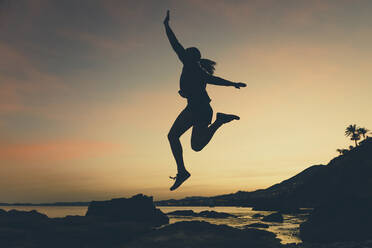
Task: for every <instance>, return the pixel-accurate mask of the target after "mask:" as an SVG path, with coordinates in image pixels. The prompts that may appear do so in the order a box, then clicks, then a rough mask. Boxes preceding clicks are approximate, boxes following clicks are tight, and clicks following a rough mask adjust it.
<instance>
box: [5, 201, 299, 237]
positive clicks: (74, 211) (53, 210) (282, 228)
mask: <svg viewBox="0 0 372 248" xmlns="http://www.w3.org/2000/svg"><path fill="white" fill-rule="evenodd" d="M0 208H1V209H4V210H10V209H17V210H25V211H30V210H37V211H38V212H40V213H43V214H46V215H48V216H49V217H51V218H55V217H64V216H66V215H85V213H86V211H87V207H81V206H0ZM158 208H160V209H161V210H162V211H163V212H164V213H169V212H172V211H175V210H193V211H194V212H197V213H198V212H201V211H204V210H209V211H212V210H213V211H216V212H225V213H229V214H234V215H236V216H238V218H226V219H212V218H202V217H181V216H170V223H171V224H172V223H175V222H178V221H190V220H203V221H207V222H210V223H212V224H225V225H229V226H232V227H236V228H245V226H246V225H249V224H252V223H257V222H260V220H259V218H253V217H252V216H253V215H254V214H257V213H258V214H262V215H268V214H271V213H273V212H270V211H253V210H252V208H241V207H213V208H212V207H158ZM283 217H284V222H283V223H271V222H265V223H266V224H269V226H270V227H269V228H266V229H262V230H268V231H270V232H273V233H275V234H276V235H277V237H278V238H279V239H281V241H282V243H284V244H285V243H299V242H301V240H300V239H299V237H298V227H299V224H300V223H302V222H303V221H304V219H305V217H306V215H304V214H301V215H286V214H285V215H283ZM260 229H261V228H260Z"/></svg>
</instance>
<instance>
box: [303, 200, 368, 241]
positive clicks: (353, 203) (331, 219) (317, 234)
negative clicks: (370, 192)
mask: <svg viewBox="0 0 372 248" xmlns="http://www.w3.org/2000/svg"><path fill="white" fill-rule="evenodd" d="M371 209H372V199H371V198H370V199H355V198H349V199H346V198H345V199H341V200H336V201H332V202H329V203H327V204H323V205H322V206H320V207H318V208H316V209H315V210H314V211H313V213H312V214H311V215H310V216H309V218H308V220H307V221H306V222H304V223H302V224H301V225H300V237H301V239H302V240H303V241H304V242H317V243H330V242H339V241H363V240H368V239H372V231H371V226H372V214H371Z"/></svg>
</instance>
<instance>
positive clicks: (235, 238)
mask: <svg viewBox="0 0 372 248" xmlns="http://www.w3.org/2000/svg"><path fill="white" fill-rule="evenodd" d="M149 247H151V248H185V247H188V248H199V247H200V248H205V247H213V248H226V247H234V248H235V247H236V248H240V247H241V248H243V247H244V248H246V247H260V248H274V247H281V245H280V241H279V239H277V238H275V234H273V233H271V232H267V231H263V230H258V229H251V228H249V229H243V230H242V229H237V228H233V227H229V226H226V225H214V224H210V223H208V222H204V221H183V222H177V223H174V224H172V225H168V226H165V227H162V228H160V229H158V230H155V231H153V232H151V233H148V234H146V235H144V236H142V237H140V238H138V239H135V240H134V241H132V242H130V243H129V244H127V245H126V246H125V245H124V246H123V248H149Z"/></svg>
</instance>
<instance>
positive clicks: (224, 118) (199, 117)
mask: <svg viewBox="0 0 372 248" xmlns="http://www.w3.org/2000/svg"><path fill="white" fill-rule="evenodd" d="M164 26H165V31H166V34H167V37H168V39H169V42H170V44H171V46H172V48H173V50H174V51H175V52H176V54H177V56H178V58H179V59H180V60H181V62H182V64H183V69H182V74H181V78H180V90H179V91H178V93H179V94H180V95H181V96H182V97H184V98H186V99H187V106H186V108H185V109H184V110H183V111H182V112H181V113H180V114H179V116H178V117H177V119H176V120H175V121H174V123H173V125H172V127H171V129H170V131H169V133H168V139H169V143H170V146H171V149H172V153H173V156H174V159H175V160H176V163H177V171H178V172H177V176H175V177H170V178H171V179H174V180H175V182H174V184H173V186H172V187H171V188H170V190H175V189H177V188H178V187H179V186H181V184H182V183H183V182H184V181H186V180H187V179H188V178H189V177H190V173H189V172H188V171H187V170H186V168H185V165H184V162H183V154H182V153H183V152H182V146H181V142H180V140H179V138H180V137H181V135H182V134H184V133H185V132H186V131H187V130H188V129H189V128H191V127H192V134H191V147H192V149H193V150H194V151H201V150H202V149H203V148H204V147H205V146H206V145H207V144H208V143H209V141H210V140H211V139H212V137H213V135H214V134H215V132H216V131H217V129H219V128H220V127H221V126H222V125H223V124H225V123H228V122H230V121H232V120H239V119H240V118H239V116H237V115H231V114H224V113H217V115H216V120H215V121H214V122H213V123H212V124H211V121H212V115H213V110H212V108H211V106H210V104H209V103H210V101H211V99H210V98H209V96H208V93H207V91H206V86H207V83H208V84H214V85H221V86H234V87H235V88H237V89H240V87H245V86H246V84H244V83H233V82H230V81H228V80H225V79H222V78H219V77H216V76H213V73H214V66H215V65H216V62H214V61H212V60H209V59H202V58H201V54H200V51H199V50H198V49H197V48H196V47H189V48H187V49H184V48H183V46H182V45H181V44H180V43H179V42H178V40H177V38H176V36H175V34H174V33H173V31H172V29H171V28H170V26H169V10H168V11H167V15H166V17H165V19H164Z"/></svg>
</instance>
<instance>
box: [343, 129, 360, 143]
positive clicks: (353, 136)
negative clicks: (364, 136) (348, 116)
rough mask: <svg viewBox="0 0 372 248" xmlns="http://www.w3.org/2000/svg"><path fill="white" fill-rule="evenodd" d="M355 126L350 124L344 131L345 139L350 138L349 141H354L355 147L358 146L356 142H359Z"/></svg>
mask: <svg viewBox="0 0 372 248" xmlns="http://www.w3.org/2000/svg"><path fill="white" fill-rule="evenodd" d="M357 130H358V129H357V126H356V125H355V124H354V125H352V124H350V125H349V126H348V127H347V128H346V130H345V135H346V136H347V137H350V139H351V140H354V141H355V146H358V142H357V141H358V140H360V134H359V133H358V132H357Z"/></svg>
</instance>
